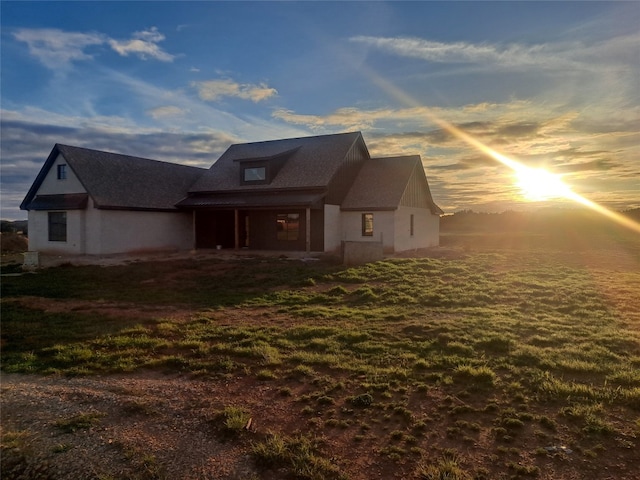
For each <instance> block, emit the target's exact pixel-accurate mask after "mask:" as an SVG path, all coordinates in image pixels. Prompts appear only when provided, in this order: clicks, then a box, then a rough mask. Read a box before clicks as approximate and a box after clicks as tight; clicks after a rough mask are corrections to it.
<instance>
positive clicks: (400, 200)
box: [341, 155, 442, 214]
mask: <svg viewBox="0 0 640 480" xmlns="http://www.w3.org/2000/svg"><path fill="white" fill-rule="evenodd" d="M403 204H408V205H409V206H420V207H424V208H429V209H430V210H431V212H432V213H434V214H437V213H442V210H440V208H439V207H438V206H437V205H436V204H435V203H434V201H433V198H432V197H431V193H430V191H429V184H428V182H427V177H426V175H425V173H424V168H423V167H422V161H421V160H420V156H419V155H410V156H402V157H388V158H372V159H371V160H369V161H368V162H365V164H364V165H363V166H362V168H361V169H360V173H359V174H358V176H357V177H356V180H355V182H354V183H353V186H352V187H351V189H350V190H349V193H348V194H347V197H346V198H345V200H344V202H343V204H342V206H341V209H342V210H395V209H397V208H398V207H399V206H400V205H403Z"/></svg>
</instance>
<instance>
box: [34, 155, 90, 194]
mask: <svg viewBox="0 0 640 480" xmlns="http://www.w3.org/2000/svg"><path fill="white" fill-rule="evenodd" d="M62 164H65V165H67V161H66V160H65V159H64V157H63V156H62V155H58V157H57V158H56V160H55V162H54V163H53V165H52V166H51V168H50V169H49V171H48V172H47V176H46V177H45V178H44V180H43V181H42V184H41V185H40V188H39V189H38V195H55V194H60V193H86V190H85V188H84V187H83V186H82V183H80V180H79V179H78V177H76V175H75V173H73V171H72V170H71V167H70V166H69V165H67V169H66V172H67V178H65V179H64V180H58V165H62Z"/></svg>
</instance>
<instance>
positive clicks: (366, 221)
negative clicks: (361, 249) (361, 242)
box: [362, 213, 373, 237]
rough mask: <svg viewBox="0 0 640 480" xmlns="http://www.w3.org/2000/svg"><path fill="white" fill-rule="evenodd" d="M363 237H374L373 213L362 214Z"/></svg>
mask: <svg viewBox="0 0 640 480" xmlns="http://www.w3.org/2000/svg"><path fill="white" fill-rule="evenodd" d="M362 236H363V237H373V213H363V214H362Z"/></svg>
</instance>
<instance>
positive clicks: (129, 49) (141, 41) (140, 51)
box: [109, 27, 174, 62]
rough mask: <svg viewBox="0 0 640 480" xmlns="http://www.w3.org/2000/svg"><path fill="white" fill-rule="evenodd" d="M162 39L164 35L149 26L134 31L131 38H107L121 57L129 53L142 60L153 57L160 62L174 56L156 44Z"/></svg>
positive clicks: (170, 60) (171, 58)
mask: <svg viewBox="0 0 640 480" xmlns="http://www.w3.org/2000/svg"><path fill="white" fill-rule="evenodd" d="M164 39H165V36H164V35H162V34H161V33H160V32H159V31H158V29H157V28H156V27H151V28H150V29H148V30H143V31H141V32H135V33H134V34H133V38H132V39H131V40H124V41H121V40H114V39H109V45H110V46H111V48H112V49H113V50H115V51H116V52H118V54H120V55H122V56H123V57H128V56H129V55H130V54H131V55H136V56H138V57H140V58H142V59H143V60H146V59H147V58H153V59H155V60H160V61H161V62H172V61H173V59H174V56H173V55H170V54H169V53H167V52H165V51H163V50H162V49H161V48H160V47H159V46H158V43H160V42H161V41H163V40H164Z"/></svg>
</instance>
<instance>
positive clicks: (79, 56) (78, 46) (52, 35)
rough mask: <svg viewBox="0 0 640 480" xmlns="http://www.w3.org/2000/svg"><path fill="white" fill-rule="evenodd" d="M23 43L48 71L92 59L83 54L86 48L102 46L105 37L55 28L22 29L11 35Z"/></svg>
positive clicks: (98, 34) (90, 56)
mask: <svg viewBox="0 0 640 480" xmlns="http://www.w3.org/2000/svg"><path fill="white" fill-rule="evenodd" d="M13 36H14V38H15V39H16V40H19V41H21V42H25V43H26V44H27V46H28V48H29V53H30V54H31V55H33V56H34V57H36V58H37V59H38V60H40V62H42V64H43V65H45V66H46V67H48V68H50V69H57V68H61V67H64V66H65V65H67V64H69V63H71V62H73V61H78V60H90V59H91V58H93V56H92V55H89V54H87V53H86V52H85V50H86V49H87V47H91V46H95V45H102V44H104V43H105V41H106V37H105V36H104V35H102V34H100V33H80V32H64V31H62V30H58V29H55V28H46V29H29V28H23V29H20V30H18V31H17V32H15V33H14V34H13Z"/></svg>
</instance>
